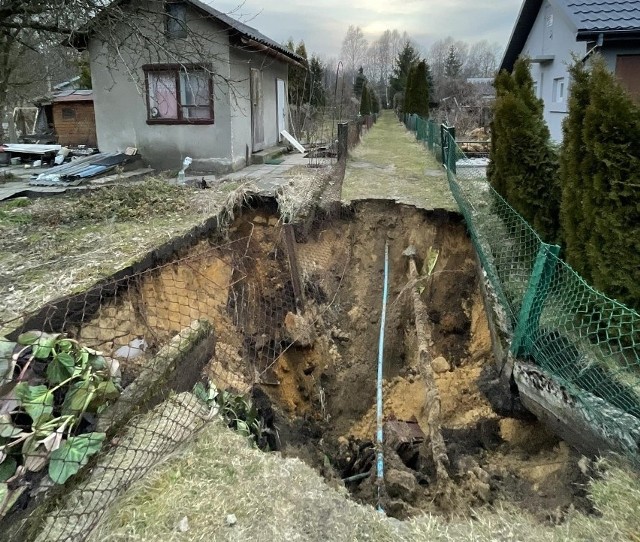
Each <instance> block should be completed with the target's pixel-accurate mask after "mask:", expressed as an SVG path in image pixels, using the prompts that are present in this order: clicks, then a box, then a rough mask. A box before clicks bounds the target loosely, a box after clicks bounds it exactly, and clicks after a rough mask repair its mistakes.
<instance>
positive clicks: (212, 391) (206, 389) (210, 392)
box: [193, 382, 272, 449]
mask: <svg viewBox="0 0 640 542" xmlns="http://www.w3.org/2000/svg"><path fill="white" fill-rule="evenodd" d="M193 394H194V395H195V396H196V397H197V398H198V399H200V400H201V401H203V402H204V403H206V405H207V406H208V407H210V408H212V409H214V411H215V412H216V413H219V414H220V416H221V417H222V419H223V420H224V421H225V422H226V423H227V425H228V426H229V427H231V428H232V429H235V430H236V431H238V432H239V433H240V434H241V435H244V436H245V437H248V438H251V439H252V440H255V442H256V444H257V445H258V447H260V448H263V449H264V448H265V447H267V439H266V436H267V433H270V432H271V431H272V430H271V429H270V428H268V427H266V425H265V423H264V420H263V419H262V418H261V417H260V415H259V413H258V409H257V408H256V407H255V405H254V404H253V403H252V402H251V399H249V398H247V397H244V396H242V395H238V394H236V393H232V392H229V391H225V390H222V391H220V390H218V388H216V386H215V385H214V384H213V383H209V384H208V385H207V386H205V385H204V384H202V383H201V382H198V383H197V384H196V385H195V386H194V388H193Z"/></svg>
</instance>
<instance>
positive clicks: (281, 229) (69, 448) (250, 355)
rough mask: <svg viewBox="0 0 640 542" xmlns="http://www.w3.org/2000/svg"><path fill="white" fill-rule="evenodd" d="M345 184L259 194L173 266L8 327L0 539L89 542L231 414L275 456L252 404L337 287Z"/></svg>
mask: <svg viewBox="0 0 640 542" xmlns="http://www.w3.org/2000/svg"><path fill="white" fill-rule="evenodd" d="M359 125H360V126H361V127H362V126H363V125H364V122H362V123H359ZM343 174H344V160H343V161H342V162H341V163H338V164H336V165H335V166H334V167H331V168H322V169H318V171H316V172H315V174H312V175H306V176H304V178H301V179H294V180H293V181H292V182H290V183H287V184H286V185H284V186H283V187H282V189H281V190H279V191H278V192H277V194H276V200H275V201H274V200H273V199H267V200H265V199H262V198H260V197H256V196H254V197H249V199H248V200H247V201H248V203H246V202H245V207H244V208H243V211H242V212H241V213H240V215H239V216H238V214H237V213H236V217H235V219H234V220H233V221H231V219H230V218H229V216H231V217H233V212H231V213H229V212H228V210H227V211H223V212H224V213H227V214H226V215H225V217H226V218H225V220H224V221H222V220H221V221H218V224H221V225H220V227H219V228H218V230H216V231H215V232H213V233H211V234H210V235H209V237H207V238H202V239H200V240H199V241H197V242H196V244H195V245H193V246H187V245H185V246H183V247H182V248H179V249H175V250H177V251H178V254H171V255H167V254H165V255H164V256H162V257H163V258H164V260H163V261H162V262H159V260H157V259H156V260H155V261H156V263H155V264H151V263H149V264H145V267H144V269H142V270H140V271H136V272H133V271H131V270H129V271H127V270H125V271H123V272H120V273H117V274H116V275H114V277H113V278H112V279H111V280H109V281H107V282H103V283H101V284H99V285H97V286H95V287H93V288H91V289H89V290H87V291H85V292H82V293H79V294H76V295H72V296H69V297H65V298H63V299H60V300H58V301H55V302H51V303H48V304H46V305H45V306H44V307H42V308H40V309H38V310H36V311H33V312H31V313H29V314H25V315H23V316H22V317H20V318H18V319H14V320H12V321H10V322H0V327H1V328H2V329H3V330H4V335H5V336H4V337H1V338H0V380H1V381H0V523H1V525H0V528H1V529H2V533H3V534H2V536H0V538H2V539H3V540H11V541H14V540H15V541H32V540H35V541H38V542H44V541H61V540H65V541H67V540H86V539H87V538H88V536H89V535H90V533H91V532H92V531H93V529H94V528H95V526H96V524H97V523H98V522H99V520H100V518H101V517H102V515H103V514H104V512H105V510H106V509H107V508H108V506H109V505H110V504H111V503H112V502H113V501H114V500H115V499H116V498H117V497H118V496H120V495H121V494H122V493H123V492H124V491H125V490H126V488H128V487H129V486H130V485H131V484H132V483H134V482H136V481H137V480H139V479H140V478H142V477H143V476H144V475H145V474H146V473H147V472H148V471H149V470H150V469H151V468H152V467H153V466H154V465H155V464H157V462H158V461H159V460H161V459H162V458H163V457H165V456H166V455H167V454H168V453H170V452H172V451H173V450H175V449H176V447H177V446H178V445H180V444H181V443H182V442H185V441H186V440H187V439H189V438H191V437H192V436H193V434H194V433H195V432H197V431H198V429H200V428H201V427H203V426H204V425H205V424H206V423H208V422H209V421H210V420H211V419H212V418H213V417H214V416H216V415H217V416H221V415H222V414H224V413H225V412H227V413H228V414H229V415H228V416H227V417H224V416H223V419H225V420H226V421H227V422H228V423H229V424H230V425H232V426H233V427H234V428H236V429H238V430H241V431H242V432H246V433H247V434H251V435H253V439H254V441H255V442H256V444H257V445H258V446H260V447H264V448H269V449H277V447H278V444H277V434H276V432H275V431H274V430H273V428H270V427H269V426H268V425H265V424H266V423H267V422H265V421H264V419H263V418H262V417H261V416H259V413H258V412H257V410H256V408H257V407H256V406H255V403H252V402H251V397H253V394H254V393H255V390H256V389H257V388H256V385H257V384H259V385H261V386H270V385H273V384H274V383H275V382H277V379H278V376H277V375H276V374H275V372H274V371H275V367H276V365H277V362H278V360H279V359H280V357H281V356H283V355H284V354H285V353H286V352H287V351H288V350H289V349H290V348H291V347H292V345H293V344H294V343H296V341H298V342H299V341H304V340H305V339H304V337H305V336H307V335H309V334H313V326H314V324H315V322H316V321H317V320H318V319H319V318H321V317H322V311H323V310H328V309H327V308H328V307H329V306H330V304H331V300H332V299H334V298H335V296H336V295H337V292H338V289H339V288H340V286H341V279H340V277H341V276H343V275H344V272H345V269H346V266H347V265H348V263H349V258H350V250H349V246H350V245H349V239H346V238H345V239H343V238H339V237H337V236H336V235H332V234H331V233H330V232H329V230H330V225H331V224H332V223H334V222H335V221H336V220H337V221H339V220H341V219H342V214H341V213H342V211H341V207H340V203H339V202H340V196H341V188H342V177H343ZM247 205H248V207H247ZM236 210H237V209H236ZM153 258H155V256H153V255H151V256H150V259H151V261H153ZM147 260H149V258H147ZM245 398H248V399H245Z"/></svg>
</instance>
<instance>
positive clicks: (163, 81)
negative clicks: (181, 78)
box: [148, 72, 178, 119]
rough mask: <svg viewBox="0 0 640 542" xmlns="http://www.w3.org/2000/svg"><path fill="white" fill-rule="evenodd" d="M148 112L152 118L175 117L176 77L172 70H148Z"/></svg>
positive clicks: (176, 110)
mask: <svg viewBox="0 0 640 542" xmlns="http://www.w3.org/2000/svg"><path fill="white" fill-rule="evenodd" d="M148 78H149V114H150V117H151V118H152V119H158V118H160V119H177V118H178V100H177V98H176V95H177V94H176V78H175V74H174V73H173V72H164V73H163V72H156V73H153V72H150V73H149V75H148Z"/></svg>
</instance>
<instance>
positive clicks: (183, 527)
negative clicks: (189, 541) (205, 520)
mask: <svg viewBox="0 0 640 542" xmlns="http://www.w3.org/2000/svg"><path fill="white" fill-rule="evenodd" d="M188 530H189V519H188V518H187V516H184V517H183V518H182V519H181V520H180V521H179V522H178V531H180V532H181V533H186V532H187V531H188Z"/></svg>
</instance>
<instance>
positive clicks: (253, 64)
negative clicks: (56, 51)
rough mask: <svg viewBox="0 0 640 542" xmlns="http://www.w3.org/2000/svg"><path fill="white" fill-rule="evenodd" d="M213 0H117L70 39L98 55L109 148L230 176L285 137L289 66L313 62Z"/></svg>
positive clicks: (95, 63)
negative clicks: (188, 162) (130, 149)
mask: <svg viewBox="0 0 640 542" xmlns="http://www.w3.org/2000/svg"><path fill="white" fill-rule="evenodd" d="M211 2H212V0H203V1H201V0H169V1H165V0H115V1H114V2H112V3H110V4H109V9H108V10H106V9H105V11H104V12H103V13H101V14H98V15H97V16H96V17H95V18H94V19H93V20H91V21H90V22H89V23H88V24H87V25H86V26H85V27H83V28H82V29H81V30H80V31H78V32H76V33H75V34H74V36H73V37H72V39H71V40H69V43H70V45H72V46H74V47H76V48H78V49H80V50H86V51H88V54H89V59H90V65H91V80H92V88H93V103H94V108H95V122H96V133H97V143H98V147H99V149H100V150H101V151H102V152H118V151H120V152H122V151H124V150H125V149H126V148H127V147H136V148H137V149H138V151H139V152H140V153H141V154H142V156H143V158H144V159H145V160H146V161H147V162H148V163H149V164H150V165H151V166H153V167H155V168H157V169H174V170H177V169H179V168H180V167H181V166H182V163H183V160H184V158H186V157H190V158H191V159H192V160H193V161H192V166H191V170H192V171H198V172H214V173H224V172H228V171H235V170H238V169H241V168H242V167H244V166H245V165H247V164H248V163H251V162H252V160H253V158H254V155H255V153H258V152H260V151H262V150H264V149H268V148H270V147H274V146H277V145H278V144H279V143H280V141H281V131H282V130H286V129H288V104H287V86H288V68H289V66H290V65H292V64H293V65H297V66H305V65H306V64H305V63H306V60H305V59H304V58H302V57H300V56H299V55H297V54H295V53H294V52H292V51H290V50H288V49H287V48H286V47H284V46H283V45H281V44H279V43H278V42H276V41H274V40H272V39H271V38H269V37H267V36H265V35H264V34H262V33H261V32H260V31H259V30H257V29H255V28H253V27H251V26H248V25H247V24H244V23H242V22H240V21H238V20H236V19H234V18H232V17H230V16H229V15H228V14H226V13H222V12H220V11H218V10H217V9H215V8H213V7H212V5H211Z"/></svg>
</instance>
